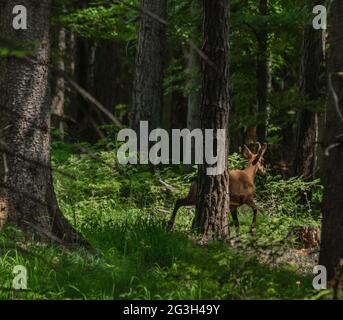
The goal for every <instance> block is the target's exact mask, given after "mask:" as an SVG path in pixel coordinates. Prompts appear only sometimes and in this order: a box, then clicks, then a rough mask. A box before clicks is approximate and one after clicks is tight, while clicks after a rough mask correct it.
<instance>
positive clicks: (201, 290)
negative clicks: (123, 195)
mask: <svg viewBox="0 0 343 320" xmlns="http://www.w3.org/2000/svg"><path fill="white" fill-rule="evenodd" d="M14 232H15V233H16V234H17V233H18V232H17V231H14V230H12V229H11V228H9V230H7V231H6V232H5V233H4V234H3V235H2V236H1V240H2V241H1V242H2V244H1V262H2V263H1V265H0V274H1V279H5V281H4V284H3V285H2V287H3V288H4V287H5V288H10V286H11V279H13V275H12V270H13V267H14V265H17V264H21V265H24V266H25V267H26V268H27V270H28V288H29V291H28V292H26V293H20V292H13V291H9V292H6V291H0V298H2V299H12V298H16V299H18V298H28V299H31V298H35V299H51V298H53V299H306V298H311V297H314V295H315V294H316V292H314V291H313V289H312V278H311V276H304V275H299V274H297V272H296V270H295V268H294V267H290V266H275V267H269V266H267V265H264V264H262V263H260V262H258V257H257V256H256V255H254V254H249V255H245V254H244V252H240V251H238V250H236V249H233V248H232V247H230V246H228V245H227V244H224V243H212V244H210V245H207V246H199V245H197V244H195V243H194V241H192V240H190V239H189V238H187V237H186V236H185V235H184V234H182V233H178V232H174V233H166V232H165V231H164V227H163V225H162V224H157V225H156V224H152V223H149V222H141V223H136V224H135V225H130V226H122V227H121V228H117V229H116V228H107V229H104V230H102V231H101V232H100V231H98V232H96V233H88V235H87V236H88V238H89V239H90V241H91V242H92V243H93V245H94V246H95V247H96V248H97V249H99V250H100V251H101V252H102V254H103V255H102V256H101V257H95V256H93V255H90V254H89V253H87V252H85V251H84V250H77V251H72V252H71V251H66V250H65V249H63V248H60V247H54V246H46V245H42V244H37V243H36V244H32V245H26V250H27V252H30V254H27V252H26V253H23V252H22V251H21V250H15V249H12V250H8V249H6V244H7V245H8V243H7V242H6V241H5V238H6V234H7V235H8V234H11V236H12V237H13V233H14ZM16 236H17V237H19V238H20V235H18V234H17V235H16ZM18 243H19V244H20V240H18Z"/></svg>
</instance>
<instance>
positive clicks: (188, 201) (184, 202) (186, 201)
mask: <svg viewBox="0 0 343 320" xmlns="http://www.w3.org/2000/svg"><path fill="white" fill-rule="evenodd" d="M192 205H195V201H194V199H193V198H192V197H190V196H188V197H187V198H182V199H177V200H176V202H175V207H174V210H173V213H172V215H171V217H170V220H169V221H168V225H167V231H168V232H169V231H171V230H172V229H173V227H174V223H175V218H176V215H177V212H178V210H179V209H180V208H181V207H185V206H192Z"/></svg>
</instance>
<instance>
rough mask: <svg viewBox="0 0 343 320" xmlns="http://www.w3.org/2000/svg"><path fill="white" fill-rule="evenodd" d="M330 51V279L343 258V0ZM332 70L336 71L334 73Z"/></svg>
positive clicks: (326, 250)
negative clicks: (342, 114) (341, 117)
mask: <svg viewBox="0 0 343 320" xmlns="http://www.w3.org/2000/svg"><path fill="white" fill-rule="evenodd" d="M330 15H331V17H330V21H331V30H330V53H329V60H328V69H329V70H328V71H329V77H331V78H332V89H334V91H335V92H336V94H337V97H338V101H335V99H334V97H333V94H332V90H329V101H328V108H327V120H326V130H325V137H324V146H325V147H329V146H332V147H333V146H334V144H335V143H337V145H336V147H333V148H332V149H331V150H330V152H329V156H327V157H325V159H324V163H323V165H324V167H323V184H324V198H323V226H322V237H321V240H322V242H321V250H320V258H319V263H320V264H321V265H324V266H325V267H326V268H327V272H328V279H329V280H330V279H333V277H334V276H335V268H336V267H337V266H338V265H339V263H340V262H341V261H342V259H343V214H342V208H343V197H342V194H343V184H342V180H343V167H342V165H341V161H342V158H343V144H342V143H343V142H342V136H341V135H342V133H343V122H342V120H341V119H340V117H339V114H338V112H337V108H338V109H339V110H343V77H342V75H340V76H339V75H337V73H339V72H340V73H342V71H343V55H342V52H343V37H342V29H343V2H342V1H341V0H333V1H332V4H331V10H330ZM331 74H332V75H331Z"/></svg>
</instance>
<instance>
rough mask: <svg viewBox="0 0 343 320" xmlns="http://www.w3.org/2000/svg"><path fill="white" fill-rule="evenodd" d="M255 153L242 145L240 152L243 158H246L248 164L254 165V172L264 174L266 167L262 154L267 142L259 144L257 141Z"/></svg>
mask: <svg viewBox="0 0 343 320" xmlns="http://www.w3.org/2000/svg"><path fill="white" fill-rule="evenodd" d="M256 144H257V145H258V150H257V153H253V152H252V151H251V150H250V149H249V148H248V147H247V146H246V145H245V146H244V147H243V150H242V153H243V156H244V158H245V159H247V160H248V166H256V173H259V174H262V175H264V174H265V173H266V168H265V166H264V162H263V160H264V159H263V156H264V154H265V152H266V150H267V143H264V144H263V145H261V144H260V143H259V142H257V143H256Z"/></svg>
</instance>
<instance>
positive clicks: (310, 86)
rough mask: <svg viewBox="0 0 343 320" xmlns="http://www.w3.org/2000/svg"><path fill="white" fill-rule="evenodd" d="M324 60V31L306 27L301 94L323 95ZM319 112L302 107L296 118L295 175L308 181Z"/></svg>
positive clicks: (312, 171)
mask: <svg viewBox="0 0 343 320" xmlns="http://www.w3.org/2000/svg"><path fill="white" fill-rule="evenodd" d="M322 62H323V32H322V30H315V29H314V28H313V27H312V25H311V26H308V27H306V28H305V31H304V43H303V54H302V65H301V66H302V69H301V79H300V91H301V94H302V95H303V96H304V97H305V98H307V99H309V100H310V101H315V100H317V99H318V98H319V94H320V72H321V64H322ZM317 135H318V115H317V113H316V112H314V111H311V110H307V109H304V108H302V109H300V111H299V113H298V120H297V136H296V150H295V159H294V174H295V175H298V176H301V175H302V176H303V177H304V178H305V179H306V180H312V179H313V178H314V168H315V157H316V141H317Z"/></svg>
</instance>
